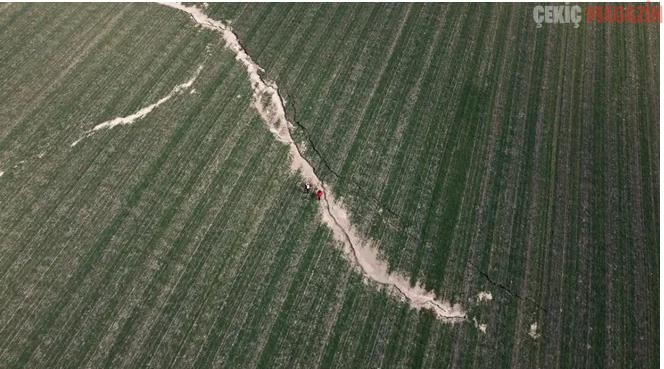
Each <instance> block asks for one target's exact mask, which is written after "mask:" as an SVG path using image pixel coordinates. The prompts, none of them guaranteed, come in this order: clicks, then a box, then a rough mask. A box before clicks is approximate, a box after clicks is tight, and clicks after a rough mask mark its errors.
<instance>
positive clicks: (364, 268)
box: [163, 3, 466, 322]
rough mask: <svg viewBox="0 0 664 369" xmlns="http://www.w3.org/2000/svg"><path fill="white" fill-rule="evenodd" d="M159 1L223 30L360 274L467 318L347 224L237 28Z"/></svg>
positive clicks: (452, 318) (447, 315)
mask: <svg viewBox="0 0 664 369" xmlns="http://www.w3.org/2000/svg"><path fill="white" fill-rule="evenodd" d="M163 5H165V6H169V7H171V8H175V9H178V10H181V11H183V12H185V13H187V14H189V16H190V17H191V18H192V19H193V20H194V21H195V22H196V23H197V24H199V25H200V26H202V27H203V28H207V29H210V30H213V31H216V32H219V33H220V34H221V35H222V37H223V38H224V41H226V46H227V47H228V48H229V49H230V50H231V51H233V52H234V53H235V59H236V60H237V61H239V62H240V63H241V64H242V65H243V66H244V67H245V68H246V70H247V74H248V77H249V80H250V81H251V86H252V89H253V90H254V93H253V102H254V107H255V108H256V110H257V111H258V113H259V115H260V116H261V118H262V119H263V121H264V122H265V123H266V125H267V126H268V128H269V129H270V131H271V132H272V133H273V134H274V136H275V138H276V139H277V140H279V141H280V142H282V143H284V144H286V145H288V146H289V151H290V160H291V163H290V167H291V170H293V171H299V172H300V174H301V175H302V177H304V179H305V180H307V181H309V182H311V183H312V184H313V185H314V186H317V187H319V188H323V189H324V190H325V192H326V196H325V199H324V200H323V201H322V202H321V206H320V207H319V209H320V213H321V216H322V218H323V222H324V223H325V224H326V225H327V226H328V227H329V228H330V229H331V230H332V232H333V235H334V238H335V239H336V240H337V241H339V242H341V243H342V244H343V245H344V251H345V253H346V256H347V257H348V259H349V260H350V261H351V263H352V264H353V265H354V266H356V267H357V268H358V269H359V270H360V272H361V273H362V275H363V276H364V277H366V278H367V279H369V280H371V281H373V282H376V283H378V284H381V285H383V286H385V287H387V288H389V289H390V290H391V291H392V292H394V293H395V294H396V295H398V296H399V297H401V298H403V299H404V300H406V301H407V302H408V303H409V304H410V305H411V306H412V307H413V308H415V309H421V308H428V309H432V310H433V311H434V312H435V313H436V316H437V317H438V318H439V319H441V320H442V321H446V322H460V321H465V318H466V313H465V311H464V309H463V308H462V307H461V305H460V304H454V305H452V304H451V303H450V302H449V301H444V300H438V299H436V296H435V294H434V293H433V292H427V291H426V290H425V289H424V288H423V287H421V286H420V285H416V286H414V287H413V286H411V285H410V283H409V280H408V278H406V277H404V276H402V275H398V274H394V273H392V274H391V273H389V272H388V267H387V264H386V263H385V262H383V261H382V260H380V258H379V257H378V251H377V249H376V248H375V247H373V242H372V241H370V240H366V239H364V238H363V237H362V236H360V235H359V234H358V232H357V230H356V229H355V227H354V226H353V225H352V224H351V223H350V217H349V215H348V212H347V211H346V209H345V206H344V205H343V203H342V202H341V201H340V200H336V199H335V197H334V194H333V193H332V192H330V191H329V189H328V188H327V186H326V185H325V184H324V183H323V182H322V181H321V180H320V179H319V178H318V176H317V175H316V173H315V172H314V168H313V167H312V166H311V164H309V162H308V161H306V160H305V159H304V158H303V157H302V155H301V154H300V151H299V149H298V147H297V146H296V145H295V143H294V142H293V139H292V138H291V135H290V130H289V126H291V123H290V122H289V121H288V120H287V119H286V114H285V111H284V106H283V102H282V99H281V96H280V95H279V92H278V88H277V86H276V84H275V83H274V82H272V81H265V80H263V78H262V77H261V73H264V71H263V69H262V68H261V67H260V66H258V65H257V64H256V63H255V62H254V61H253V59H252V58H251V57H250V56H249V55H248V54H247V53H246V52H245V51H244V49H243V48H242V46H241V45H240V42H239V40H238V38H237V36H236V35H235V33H233V31H232V30H231V29H230V28H229V27H228V26H227V25H225V24H224V23H222V22H219V21H217V20H214V19H211V18H209V17H208V16H207V15H205V13H203V11H201V10H200V9H198V8H196V7H188V6H185V5H182V4H172V3H169V4H163Z"/></svg>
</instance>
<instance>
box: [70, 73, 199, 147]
mask: <svg viewBox="0 0 664 369" xmlns="http://www.w3.org/2000/svg"><path fill="white" fill-rule="evenodd" d="M201 70H203V65H199V66H198V69H196V72H195V73H194V75H193V76H191V78H189V80H188V81H187V82H184V83H182V84H179V85H177V86H175V87H173V89H172V90H171V92H170V93H169V94H168V95H166V96H164V97H162V98H161V99H159V100H158V101H157V102H156V103H153V104H151V105H148V106H146V107H144V108H142V109H141V110H139V111H137V112H135V113H133V114H130V115H127V116H126V117H117V118H113V119H111V120H107V121H105V122H102V123H99V124H97V125H96V126H94V127H93V128H92V129H90V130H88V131H87V132H85V133H84V134H83V136H81V138H79V139H78V140H76V141H74V142H72V143H71V145H70V146H71V147H74V146H76V145H78V143H79V142H81V141H82V140H83V139H86V138H88V137H90V136H92V135H93V134H95V133H96V132H97V131H100V130H102V129H113V128H115V127H117V126H124V125H129V124H132V123H134V122H135V121H137V120H139V119H142V118H144V117H145V116H146V115H148V114H150V113H151V112H152V111H153V110H154V109H155V108H156V107H158V106H159V105H161V104H163V103H165V102H166V101H168V100H170V99H171V98H172V97H173V96H176V95H180V94H182V93H183V92H184V91H186V90H187V89H189V88H190V87H191V86H192V85H193V84H194V82H195V81H196V79H197V78H198V75H199V74H201ZM192 91H193V90H192Z"/></svg>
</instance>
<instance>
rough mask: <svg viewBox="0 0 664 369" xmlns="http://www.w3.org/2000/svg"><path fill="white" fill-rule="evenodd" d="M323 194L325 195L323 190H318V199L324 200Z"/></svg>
mask: <svg viewBox="0 0 664 369" xmlns="http://www.w3.org/2000/svg"><path fill="white" fill-rule="evenodd" d="M323 195H324V193H323V190H318V191H316V200H322V199H323Z"/></svg>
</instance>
